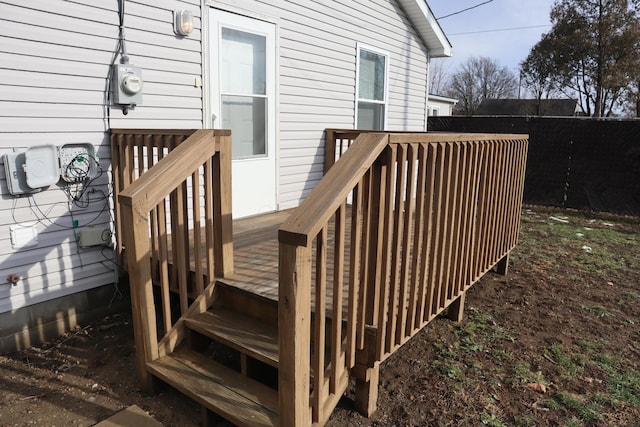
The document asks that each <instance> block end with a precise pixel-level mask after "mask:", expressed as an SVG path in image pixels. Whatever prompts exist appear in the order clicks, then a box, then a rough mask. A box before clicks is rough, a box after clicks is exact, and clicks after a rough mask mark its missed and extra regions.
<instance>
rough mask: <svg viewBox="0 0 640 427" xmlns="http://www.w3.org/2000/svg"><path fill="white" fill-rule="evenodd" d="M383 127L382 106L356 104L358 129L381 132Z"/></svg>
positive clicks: (367, 103)
mask: <svg viewBox="0 0 640 427" xmlns="http://www.w3.org/2000/svg"><path fill="white" fill-rule="evenodd" d="M383 126H384V104H372V103H370V102H362V101H359V102H358V126H357V127H358V129H371V130H382V129H383Z"/></svg>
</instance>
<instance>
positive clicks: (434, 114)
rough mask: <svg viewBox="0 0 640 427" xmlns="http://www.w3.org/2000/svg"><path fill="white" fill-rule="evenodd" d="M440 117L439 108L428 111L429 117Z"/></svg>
mask: <svg viewBox="0 0 640 427" xmlns="http://www.w3.org/2000/svg"><path fill="white" fill-rule="evenodd" d="M439 115H440V107H431V108H430V111H429V116H431V117H438V116H439Z"/></svg>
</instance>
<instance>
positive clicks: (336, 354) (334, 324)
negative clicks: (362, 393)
mask: <svg viewBox="0 0 640 427" xmlns="http://www.w3.org/2000/svg"><path fill="white" fill-rule="evenodd" d="M345 211H346V202H344V203H343V204H342V205H341V206H340V207H339V208H338V211H337V212H336V215H335V238H334V244H335V248H334V252H333V253H334V256H333V309H332V312H333V314H332V316H331V366H332V370H331V378H330V381H329V392H330V393H336V392H337V384H338V379H339V378H340V377H341V376H342V373H343V372H344V363H341V358H342V298H343V287H344V254H345V250H344V248H345V228H346V227H345V225H346V224H345V222H346V212H345Z"/></svg>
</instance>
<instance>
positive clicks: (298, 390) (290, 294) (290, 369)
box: [278, 243, 311, 427]
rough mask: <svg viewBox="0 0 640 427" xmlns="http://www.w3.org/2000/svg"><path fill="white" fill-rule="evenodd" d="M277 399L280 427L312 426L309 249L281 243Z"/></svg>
mask: <svg viewBox="0 0 640 427" xmlns="http://www.w3.org/2000/svg"><path fill="white" fill-rule="evenodd" d="M279 258H280V260H279V269H278V270H279V273H278V275H279V281H280V288H279V301H278V343H279V353H280V361H279V368H278V390H279V391H278V395H279V408H280V425H281V426H283V427H288V426H308V425H311V407H310V402H309V386H310V366H311V359H310V355H309V348H310V347H311V336H310V331H311V289H307V288H305V287H306V286H309V285H310V284H311V248H309V247H306V246H296V245H290V244H286V243H280V257H279Z"/></svg>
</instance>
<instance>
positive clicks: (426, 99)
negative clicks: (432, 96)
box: [424, 51, 431, 132]
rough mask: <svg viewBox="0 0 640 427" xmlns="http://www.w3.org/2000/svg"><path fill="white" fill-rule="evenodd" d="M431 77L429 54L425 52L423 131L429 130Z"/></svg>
mask: <svg viewBox="0 0 640 427" xmlns="http://www.w3.org/2000/svg"><path fill="white" fill-rule="evenodd" d="M430 76H431V52H429V51H427V81H426V82H425V85H424V86H425V94H424V131H425V132H427V131H428V130H429V129H428V127H429V81H430Z"/></svg>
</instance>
